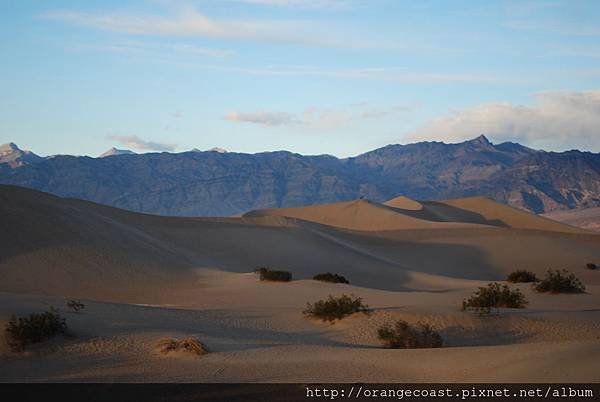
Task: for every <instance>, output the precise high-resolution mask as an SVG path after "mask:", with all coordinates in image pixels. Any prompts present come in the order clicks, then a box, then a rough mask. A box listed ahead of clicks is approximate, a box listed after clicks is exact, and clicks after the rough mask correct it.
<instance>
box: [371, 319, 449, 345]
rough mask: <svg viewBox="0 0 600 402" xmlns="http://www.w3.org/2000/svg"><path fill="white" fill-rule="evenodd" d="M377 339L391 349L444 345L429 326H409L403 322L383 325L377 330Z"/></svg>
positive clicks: (438, 335) (420, 324)
mask: <svg viewBox="0 0 600 402" xmlns="http://www.w3.org/2000/svg"><path fill="white" fill-rule="evenodd" d="M377 337H378V338H379V339H380V340H381V341H382V342H383V344H384V345H385V346H386V347H388V348H393V349H420V348H441V347H442V346H443V344H444V341H443V339H442V337H441V335H440V334H439V333H438V332H437V331H436V330H434V329H433V327H432V326H431V325H429V324H422V323H419V324H417V325H416V326H411V325H409V324H408V323H407V322H406V321H403V320H398V321H396V323H395V324H394V325H393V326H392V325H390V324H389V323H387V324H384V325H383V326H382V327H380V328H379V329H378V330H377Z"/></svg>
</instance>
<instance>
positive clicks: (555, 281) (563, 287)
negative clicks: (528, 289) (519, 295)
mask: <svg viewBox="0 0 600 402" xmlns="http://www.w3.org/2000/svg"><path fill="white" fill-rule="evenodd" d="M533 288H534V289H535V290H536V291H537V292H540V293H544V292H549V293H584V292H585V286H584V285H583V283H581V281H580V280H579V279H577V277H576V276H575V275H573V274H572V273H570V272H569V271H567V270H564V269H563V270H562V271H559V270H558V269H557V270H554V271H553V270H551V269H550V270H548V272H546V277H545V278H544V279H543V280H542V281H541V282H539V283H537V284H536V285H535V286H534V287H533Z"/></svg>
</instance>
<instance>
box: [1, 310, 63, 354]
mask: <svg viewBox="0 0 600 402" xmlns="http://www.w3.org/2000/svg"><path fill="white" fill-rule="evenodd" d="M66 330H67V323H66V321H65V319H64V318H63V317H62V316H61V315H60V314H59V312H58V310H57V309H55V308H54V307H51V308H50V311H46V312H45V313H39V314H38V313H32V314H29V315H28V316H26V317H15V316H12V317H11V319H10V321H9V322H8V324H6V328H5V330H4V332H5V334H6V342H7V343H8V346H10V348H11V350H13V351H14V352H20V351H23V350H25V347H26V346H27V345H30V344H33V343H38V342H43V341H45V340H48V339H50V338H52V337H53V336H55V335H58V334H60V333H65V332H66Z"/></svg>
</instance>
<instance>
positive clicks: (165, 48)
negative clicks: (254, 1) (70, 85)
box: [74, 40, 233, 58]
mask: <svg viewBox="0 0 600 402" xmlns="http://www.w3.org/2000/svg"><path fill="white" fill-rule="evenodd" d="M74 47H76V48H80V49H92V50H103V51H109V52H115V53H123V54H128V55H134V56H149V57H154V58H157V57H158V58H160V57H163V58H164V57H168V56H175V55H177V56H188V57H190V58H193V57H196V56H198V57H217V58H220V57H227V56H230V55H232V54H233V52H231V51H229V50H222V49H212V48H207V47H202V46H197V45H193V44H190V43H181V42H175V43H159V42H149V41H133V40H128V41H119V42H115V43H108V44H90V43H85V44H84V43H76V44H75V45H74Z"/></svg>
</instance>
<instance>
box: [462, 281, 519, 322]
mask: <svg viewBox="0 0 600 402" xmlns="http://www.w3.org/2000/svg"><path fill="white" fill-rule="evenodd" d="M527 303H528V302H527V300H526V299H525V295H524V294H523V293H521V291H520V290H519V289H515V290H511V289H510V288H509V287H508V286H507V285H502V286H500V284H499V283H489V284H488V285H487V287H480V288H479V290H478V291H477V292H475V294H474V295H473V296H471V297H470V298H469V299H465V300H463V303H462V308H463V310H467V309H473V310H476V311H478V312H479V313H480V314H489V313H490V312H491V311H492V309H493V308H501V307H504V308H524V307H525V306H526V305H527Z"/></svg>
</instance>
